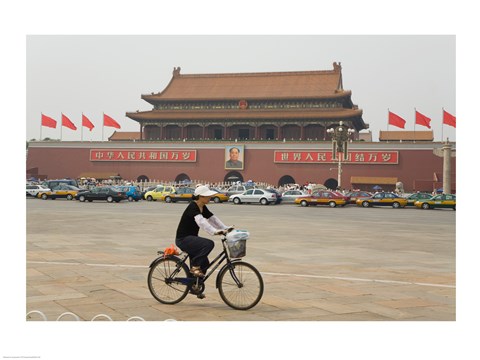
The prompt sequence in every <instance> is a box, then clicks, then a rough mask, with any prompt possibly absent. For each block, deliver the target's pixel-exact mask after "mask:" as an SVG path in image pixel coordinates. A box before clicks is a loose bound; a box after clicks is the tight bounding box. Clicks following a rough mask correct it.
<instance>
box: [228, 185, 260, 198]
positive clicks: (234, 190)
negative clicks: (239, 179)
mask: <svg viewBox="0 0 480 360" xmlns="http://www.w3.org/2000/svg"><path fill="white" fill-rule="evenodd" d="M253 188H254V185H232V186H230V187H229V188H228V189H227V192H226V193H227V196H228V197H229V198H230V196H232V195H234V194H242V193H244V192H245V191H247V190H249V189H253Z"/></svg>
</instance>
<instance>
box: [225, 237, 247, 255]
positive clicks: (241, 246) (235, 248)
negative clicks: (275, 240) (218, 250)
mask: <svg viewBox="0 0 480 360" xmlns="http://www.w3.org/2000/svg"><path fill="white" fill-rule="evenodd" d="M249 235H250V234H249V233H248V231H246V230H233V231H231V232H229V233H228V234H227V248H228V252H229V253H230V257H232V258H241V257H244V256H245V255H246V252H247V239H248V237H249Z"/></svg>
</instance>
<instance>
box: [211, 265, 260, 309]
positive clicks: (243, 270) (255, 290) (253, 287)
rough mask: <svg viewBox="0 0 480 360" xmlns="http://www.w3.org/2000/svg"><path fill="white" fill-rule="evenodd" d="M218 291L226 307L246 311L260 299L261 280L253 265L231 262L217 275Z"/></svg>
mask: <svg viewBox="0 0 480 360" xmlns="http://www.w3.org/2000/svg"><path fill="white" fill-rule="evenodd" d="M218 291H219V293H220V297H221V298H222V300H223V301H224V302H225V304H227V305H228V306H230V307H232V308H234V309H236V310H248V309H251V308H252V307H254V306H255V305H257V304H258V302H259V301H260V299H261V298H262V295H263V279H262V276H261V275H260V272H259V271H258V270H257V269H256V268H255V267H254V266H253V265H250V264H249V263H246V262H243V261H238V262H233V263H231V265H227V266H225V267H224V268H223V269H222V270H221V271H220V273H219V274H218Z"/></svg>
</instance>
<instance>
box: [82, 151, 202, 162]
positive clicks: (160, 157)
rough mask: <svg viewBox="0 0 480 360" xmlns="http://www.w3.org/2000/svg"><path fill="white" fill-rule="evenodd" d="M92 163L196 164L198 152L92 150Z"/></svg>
mask: <svg viewBox="0 0 480 360" xmlns="http://www.w3.org/2000/svg"><path fill="white" fill-rule="evenodd" d="M90 161H166V162H196V161H197V150H148V149H141V150H134V149H130V150H120V149H118V150H116V149H91V150H90Z"/></svg>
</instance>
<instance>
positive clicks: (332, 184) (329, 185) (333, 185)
mask: <svg viewBox="0 0 480 360" xmlns="http://www.w3.org/2000/svg"><path fill="white" fill-rule="evenodd" d="M323 185H325V186H326V187H327V189H331V190H335V189H336V188H337V186H338V181H337V180H336V179H332V178H330V179H327V181H325V182H324V183H323Z"/></svg>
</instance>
